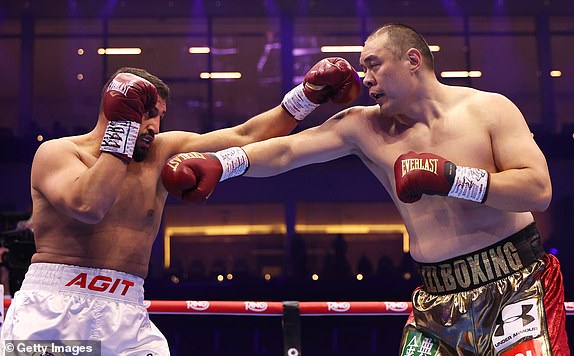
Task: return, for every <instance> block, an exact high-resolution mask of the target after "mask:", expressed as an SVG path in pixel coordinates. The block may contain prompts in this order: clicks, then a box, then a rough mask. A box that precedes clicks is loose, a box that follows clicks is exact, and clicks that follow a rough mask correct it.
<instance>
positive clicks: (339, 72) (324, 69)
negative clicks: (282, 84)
mask: <svg viewBox="0 0 574 356" xmlns="http://www.w3.org/2000/svg"><path fill="white" fill-rule="evenodd" d="M360 91H361V80H360V79H359V75H358V74H357V72H356V71H355V69H354V68H353V66H352V65H351V64H350V63H349V62H347V61H346V60H345V59H343V58H339V57H330V58H325V59H322V60H320V61H319V62H317V64H315V65H314V66H313V67H312V68H311V69H310V70H309V71H308V72H307V74H306V75H305V78H304V80H303V83H302V84H301V85H298V86H296V87H295V88H293V89H292V90H291V91H290V92H289V93H287V94H286V95H285V97H284V98H283V102H282V103H281V104H282V105H283V107H284V108H285V109H286V110H287V111H288V112H289V113H290V114H291V115H292V116H293V117H294V118H295V119H297V120H302V119H304V118H305V116H307V115H309V114H310V113H311V112H312V111H313V110H315V108H316V107H317V106H319V105H320V104H323V103H325V102H327V101H328V100H331V101H332V102H334V103H336V104H349V103H351V102H352V101H353V100H355V99H356V98H357V96H358V95H359V92H360Z"/></svg>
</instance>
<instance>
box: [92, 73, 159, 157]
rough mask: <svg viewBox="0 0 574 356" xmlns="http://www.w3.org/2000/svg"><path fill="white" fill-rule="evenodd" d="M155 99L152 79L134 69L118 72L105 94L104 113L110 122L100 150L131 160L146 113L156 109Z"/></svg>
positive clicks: (155, 92) (155, 93) (103, 100)
mask: <svg viewBox="0 0 574 356" xmlns="http://www.w3.org/2000/svg"><path fill="white" fill-rule="evenodd" d="M156 102H157V89H156V88H155V86H154V85H153V84H152V83H150V82H149V81H147V80H145V79H144V78H141V77H138V76H137V75H134V74H131V73H120V74H118V75H116V76H115V77H114V79H112V81H111V82H110V84H109V85H108V87H107V88H106V91H105V92H104V97H103V98H102V108H103V111H104V115H105V116H106V118H107V119H108V120H109V122H108V126H107V127H106V132H105V133H104V138H103V139H102V144H101V145H100V151H103V152H108V153H111V154H113V155H115V156H116V157H118V158H120V159H121V160H123V161H124V162H126V163H129V161H130V160H131V158H132V156H133V152H134V149H135V144H136V140H137V137H138V134H139V129H140V124H141V122H142V118H143V115H144V114H145V113H146V112H149V111H151V110H152V109H155V104H156Z"/></svg>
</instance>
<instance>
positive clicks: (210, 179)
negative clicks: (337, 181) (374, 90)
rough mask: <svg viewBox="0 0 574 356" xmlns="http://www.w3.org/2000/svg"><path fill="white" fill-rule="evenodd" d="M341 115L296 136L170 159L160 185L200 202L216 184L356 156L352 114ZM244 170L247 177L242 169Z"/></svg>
mask: <svg viewBox="0 0 574 356" xmlns="http://www.w3.org/2000/svg"><path fill="white" fill-rule="evenodd" d="M355 110H359V109H356V108H350V109H347V110H345V111H342V112H340V113H338V114H336V115H335V116H333V117H332V118H331V119H329V120H327V121H326V122H325V123H323V124H322V125H321V126H319V127H315V128H311V129H307V130H305V131H302V132H300V133H298V134H295V135H291V136H287V137H277V138H272V139H269V140H266V141H261V142H256V143H252V144H249V145H246V146H244V147H242V148H240V147H231V148H228V149H224V150H220V151H217V152H215V153H200V152H185V153H179V154H176V155H174V156H172V157H171V158H170V159H169V160H167V162H166V164H165V165H164V167H163V168H162V172H161V181H162V183H163V186H164V187H165V188H166V190H167V191H168V192H169V193H171V194H172V195H174V196H176V197H178V198H180V199H182V200H184V201H193V202H204V201H206V200H207V199H208V198H209V196H210V195H211V194H212V192H213V190H214V189H215V187H216V185H217V183H218V182H220V181H223V180H226V179H228V178H232V177H236V176H239V175H243V174H246V175H247V176H251V177H268V176H272V175H276V174H280V173H282V172H285V171H288V170H291V169H294V168H297V167H301V166H304V165H308V164H313V163H320V162H326V161H330V160H333V159H336V158H339V157H342V156H346V155H349V154H352V153H354V152H355V148H356V147H355V145H354V139H353V138H352V137H353V134H352V133H351V132H352V131H353V129H352V126H353V124H352V121H353V120H352V118H349V119H348V120H344V118H345V116H352V115H353V114H352V113H353V112H355ZM247 169H248V171H247V173H246V170H247Z"/></svg>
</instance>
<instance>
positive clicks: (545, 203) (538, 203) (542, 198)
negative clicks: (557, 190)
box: [532, 183, 552, 211]
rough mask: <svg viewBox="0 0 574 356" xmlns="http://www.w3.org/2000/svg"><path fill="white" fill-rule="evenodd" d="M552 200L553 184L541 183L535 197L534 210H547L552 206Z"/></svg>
mask: <svg viewBox="0 0 574 356" xmlns="http://www.w3.org/2000/svg"><path fill="white" fill-rule="evenodd" d="M551 200H552V186H551V185H550V183H548V184H543V185H541V186H540V187H539V189H538V190H537V194H536V196H535V198H534V207H533V208H532V211H545V210H546V209H548V207H549V206H550V201H551Z"/></svg>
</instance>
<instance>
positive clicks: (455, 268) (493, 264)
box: [418, 223, 546, 295]
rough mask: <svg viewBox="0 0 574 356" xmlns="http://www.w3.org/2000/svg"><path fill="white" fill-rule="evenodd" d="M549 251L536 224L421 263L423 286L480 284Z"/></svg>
mask: <svg viewBox="0 0 574 356" xmlns="http://www.w3.org/2000/svg"><path fill="white" fill-rule="evenodd" d="M544 255H546V253H545V252H544V248H543V247H542V242H541V241H540V234H539V233H538V230H537V229H536V224H535V223H532V224H530V225H528V226H526V227H525V228H524V229H522V230H520V231H518V232H517V233H515V234H512V235H510V236H509V237H507V238H505V239H504V240H501V241H499V242H497V243H495V244H493V245H491V246H488V247H485V248H483V249H481V250H478V251H475V252H471V253H469V254H467V255H463V256H458V257H455V258H451V259H449V260H446V261H442V262H436V263H418V268H419V272H420V275H421V279H422V281H423V285H424V290H425V291H426V292H428V293H430V294H438V295H441V294H451V293H458V292H463V291H467V290H471V289H475V288H478V287H481V286H483V285H485V284H488V283H491V282H494V281H497V280H500V279H502V278H504V277H507V276H509V275H511V274H513V273H515V272H517V271H519V270H521V269H522V268H524V267H527V266H529V265H531V264H532V263H534V262H536V261H537V260H539V259H540V258H542V257H543V256H544Z"/></svg>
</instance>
